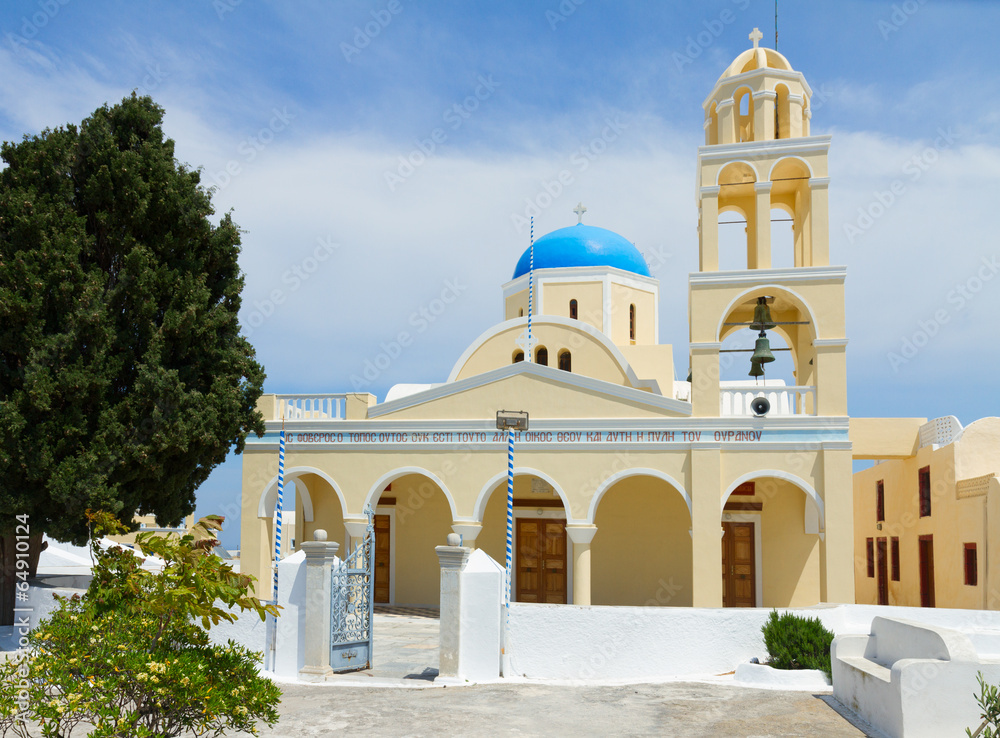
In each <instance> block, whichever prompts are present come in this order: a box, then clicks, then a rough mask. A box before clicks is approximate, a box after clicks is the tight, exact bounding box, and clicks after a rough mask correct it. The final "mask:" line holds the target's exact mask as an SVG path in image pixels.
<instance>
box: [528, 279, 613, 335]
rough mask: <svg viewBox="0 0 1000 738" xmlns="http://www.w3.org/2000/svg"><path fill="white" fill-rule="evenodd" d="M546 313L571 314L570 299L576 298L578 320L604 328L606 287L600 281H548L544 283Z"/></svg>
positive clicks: (543, 307) (562, 315)
mask: <svg viewBox="0 0 1000 738" xmlns="http://www.w3.org/2000/svg"><path fill="white" fill-rule="evenodd" d="M542 291H543V302H542V309H543V310H544V311H545V315H558V316H559V317H561V318H568V317H570V316H569V301H570V300H576V304H577V320H582V321H583V322H584V323H589V324H590V325H592V326H594V328H596V329H597V330H599V331H603V330H604V297H603V294H604V287H603V285H602V284H601V283H600V282H546V283H543V285H542Z"/></svg>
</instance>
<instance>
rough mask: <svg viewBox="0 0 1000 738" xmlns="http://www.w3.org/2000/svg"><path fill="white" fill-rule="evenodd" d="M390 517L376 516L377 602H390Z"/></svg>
mask: <svg viewBox="0 0 1000 738" xmlns="http://www.w3.org/2000/svg"><path fill="white" fill-rule="evenodd" d="M389 534H390V530H389V516H388V515H376V516H375V602H389V591H390V586H391V584H392V583H391V581H390V577H389V572H390V571H391V569H390V566H389V562H390V556H391V553H392V552H391V549H390V548H389V545H390V541H391V540H392V539H391V538H390V535H389Z"/></svg>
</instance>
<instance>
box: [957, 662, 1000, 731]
mask: <svg viewBox="0 0 1000 738" xmlns="http://www.w3.org/2000/svg"><path fill="white" fill-rule="evenodd" d="M976 679H977V680H978V681H979V694H978V695H977V696H976V704H978V705H979V709H980V710H982V712H981V713H980V715H979V716H980V717H981V718H982V719H983V724H982V725H980V726H979V729H978V730H976V732H975V733H973V732H972V729H971V728H966V729H965V734H966V735H967V736H969V738H996V737H997V736H1000V694H998V690H997V688H996V687H995V686H994V685H992V684H987V683H986V679H984V678H983V672H981V671H980V672H977V673H976Z"/></svg>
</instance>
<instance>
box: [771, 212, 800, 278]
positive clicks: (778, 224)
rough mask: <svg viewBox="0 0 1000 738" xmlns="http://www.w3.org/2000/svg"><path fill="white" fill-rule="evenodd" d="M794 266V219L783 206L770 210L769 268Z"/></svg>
mask: <svg viewBox="0 0 1000 738" xmlns="http://www.w3.org/2000/svg"><path fill="white" fill-rule="evenodd" d="M794 266H795V218H794V217H793V213H792V212H791V211H789V210H787V209H786V208H785V207H783V206H780V205H779V206H778V207H773V208H771V267H772V268H774V269H784V268H788V267H794Z"/></svg>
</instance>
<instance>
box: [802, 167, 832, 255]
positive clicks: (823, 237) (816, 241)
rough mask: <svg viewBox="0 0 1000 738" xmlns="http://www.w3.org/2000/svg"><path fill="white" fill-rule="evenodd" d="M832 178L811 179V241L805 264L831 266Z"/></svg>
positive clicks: (808, 244)
mask: <svg viewBox="0 0 1000 738" xmlns="http://www.w3.org/2000/svg"><path fill="white" fill-rule="evenodd" d="M829 189H830V178H829V177H812V178H810V179H809V193H810V194H809V241H808V243H807V246H806V249H805V251H806V254H805V258H806V259H808V261H807V262H806V264H805V266H830V197H829V195H830V192H829Z"/></svg>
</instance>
